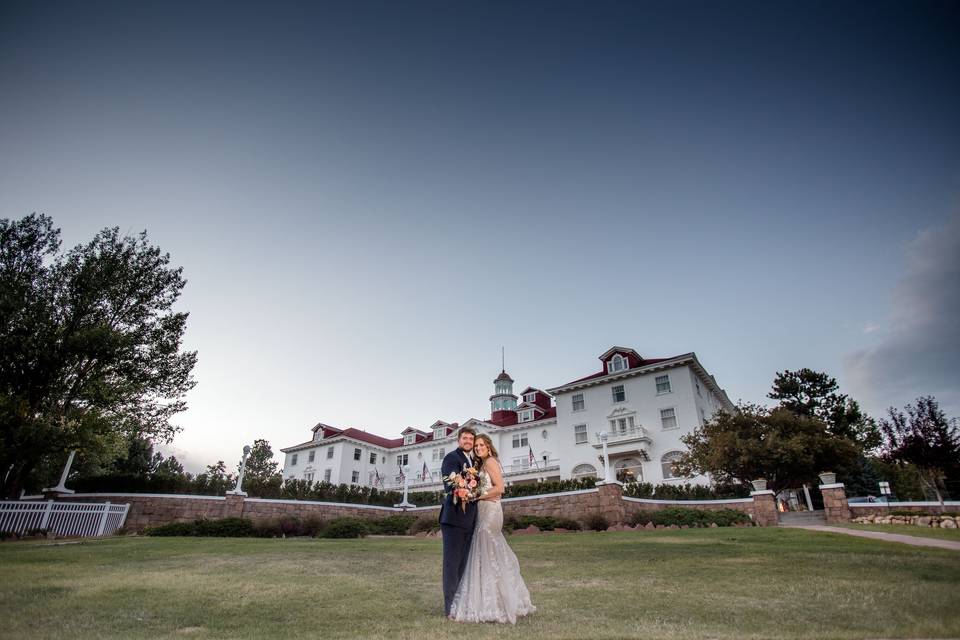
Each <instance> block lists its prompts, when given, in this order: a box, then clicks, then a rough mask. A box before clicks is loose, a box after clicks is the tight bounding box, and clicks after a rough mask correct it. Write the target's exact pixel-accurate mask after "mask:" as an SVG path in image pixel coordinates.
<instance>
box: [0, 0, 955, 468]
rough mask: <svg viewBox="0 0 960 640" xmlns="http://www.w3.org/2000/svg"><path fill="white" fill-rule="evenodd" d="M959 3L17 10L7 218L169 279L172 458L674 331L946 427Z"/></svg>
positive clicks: (680, 348) (283, 437)
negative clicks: (174, 369) (149, 257)
mask: <svg viewBox="0 0 960 640" xmlns="http://www.w3.org/2000/svg"><path fill="white" fill-rule="evenodd" d="M957 77H960V11H958V9H957V5H956V4H951V3H940V2H931V3H924V2H915V3H892V4H887V3H843V2H841V3H836V2H831V3H795V2H775V3H769V2H765V3H723V4H721V3H698V2H680V3H676V2H669V3H667V2H664V3H652V2H637V3H626V2H591V3H587V2H582V3H577V2H552V3H533V2H526V3H501V2H484V3H477V2H462V3H450V2H443V3H372V2H361V3H339V4H324V3H302V4H300V3H271V4H270V5H267V4H260V5H257V4H253V3H250V4H244V3H214V2H202V3H195V5H187V4H183V5H178V4H174V5H171V4H170V3H136V4H135V5H133V6H131V5H130V3H115V4H114V3H101V2H91V3H85V4H82V5H81V4H78V3H76V4H68V3H59V4H56V3H47V4H40V3H30V2H25V3H16V2H8V3H4V4H3V6H2V8H0V95H2V96H3V99H0V147H2V148H3V150H4V152H3V153H2V154H0V217H8V218H13V217H21V216H23V215H26V214H28V213H30V212H32V211H39V212H44V213H47V214H49V215H51V216H52V217H53V218H54V220H55V222H56V223H57V224H58V225H59V226H60V227H61V228H62V230H63V236H64V241H65V245H67V246H70V245H73V244H76V243H78V242H81V241H84V240H86V239H88V238H89V237H90V236H92V235H93V234H94V233H95V232H96V231H97V230H99V229H101V228H103V227H106V226H119V227H120V228H121V229H122V230H124V231H129V232H130V233H136V232H138V231H140V230H142V229H146V230H147V231H148V233H149V235H150V238H151V240H152V241H153V242H154V243H156V244H158V245H159V246H161V247H162V248H163V249H164V250H166V251H169V252H170V254H171V256H172V260H173V262H174V263H175V264H179V265H182V266H183V267H184V273H185V276H186V278H187V280H188V285H187V288H186V290H185V292H184V295H183V297H182V300H181V305H180V306H181V308H183V309H185V310H187V311H189V312H190V314H191V315H190V321H189V326H188V331H187V336H186V346H187V348H190V349H196V350H197V351H198V352H199V364H198V366H197V368H196V370H195V375H196V378H197V380H198V385H197V387H196V388H195V390H194V391H193V392H192V393H191V395H190V398H189V401H190V406H191V408H190V409H189V410H188V411H187V412H186V413H184V414H182V415H181V416H180V418H179V419H178V423H179V424H180V425H181V426H182V427H183V431H182V433H181V434H180V435H178V437H177V439H176V440H175V442H174V443H173V445H172V447H168V450H171V451H175V452H176V453H177V455H178V457H181V459H183V460H185V462H186V466H187V467H188V469H191V470H194V471H196V470H199V469H201V468H202V467H203V466H204V465H206V464H210V463H212V462H215V461H216V460H217V459H225V460H227V461H233V460H235V459H236V458H237V457H238V455H239V451H240V449H241V448H242V446H243V444H246V443H248V442H252V441H253V440H254V439H255V438H260V437H263V438H267V439H268V440H270V442H271V443H272V444H273V445H274V447H275V449H277V448H279V447H282V446H288V445H291V444H295V443H298V442H301V441H303V440H304V439H306V438H307V436H308V435H309V432H308V429H309V427H310V426H312V425H313V424H315V423H316V422H318V421H323V422H326V423H329V424H334V425H338V426H354V427H359V428H364V429H367V430H368V431H371V432H374V433H379V434H382V435H388V436H394V435H396V434H398V433H399V432H400V431H401V430H402V429H403V428H405V427H407V426H419V427H424V426H426V425H429V424H430V423H432V422H433V421H434V420H436V419H444V420H448V421H463V420H465V419H467V418H469V417H471V416H478V417H482V416H485V415H487V414H488V412H489V408H488V403H487V397H488V396H489V394H490V393H491V392H492V391H491V390H492V380H493V378H494V377H495V376H496V374H497V373H498V372H499V365H500V347H501V345H503V346H505V348H506V354H507V369H508V371H509V372H510V373H511V374H512V375H513V377H514V378H515V379H516V380H517V383H518V385H520V387H518V389H517V390H519V389H520V388H522V387H524V386H526V385H528V384H529V385H533V386H539V387H549V386H554V385H557V384H560V383H563V382H566V381H568V380H570V379H573V378H576V377H580V376H583V375H586V374H589V373H592V372H593V371H595V370H597V366H598V361H597V360H596V358H597V356H598V355H600V354H601V353H602V352H603V351H605V350H606V349H607V348H608V347H610V346H611V345H614V344H617V345H623V346H629V347H633V348H635V349H636V350H637V351H639V352H640V353H641V354H642V355H644V356H647V357H662V356H669V355H675V354H679V353H684V352H687V351H695V352H696V353H697V354H698V356H699V357H700V359H701V361H702V362H703V364H704V365H705V366H706V368H707V369H708V371H710V372H711V373H713V374H714V375H715V376H716V377H717V380H718V381H719V383H720V384H721V386H722V387H724V388H725V389H726V390H727V392H728V394H729V395H730V396H731V398H732V399H734V400H737V399H741V398H742V399H744V400H752V401H762V400H764V399H765V394H766V392H767V391H768V390H769V386H770V382H771V380H772V378H773V376H774V373H775V372H776V371H778V370H784V369H796V368H800V367H811V368H814V369H819V370H824V371H827V372H829V373H830V374H832V375H834V376H836V377H837V378H838V380H839V381H840V383H841V387H842V390H843V391H845V392H847V393H850V394H851V395H853V397H855V398H857V399H858V400H860V401H861V402H862V403H863V404H864V405H865V407H866V408H867V409H868V410H869V411H870V412H871V413H872V414H874V415H879V414H880V413H881V412H882V411H883V410H884V408H885V407H887V406H889V405H891V404H893V405H902V404H904V403H906V402H908V401H911V400H912V399H914V398H915V397H916V396H918V395H920V394H927V393H932V394H935V395H936V396H937V397H938V398H940V400H941V402H942V404H943V405H944V406H945V407H946V408H948V410H949V411H950V412H951V414H952V415H960V392H958V389H960V380H958V374H957V368H956V367H954V366H953V364H952V363H953V362H954V361H955V358H954V356H957V355H960V353H958V352H960V348H958V342H960V341H958V340H957V338H956V336H958V335H960V322H958V320H957V318H958V317H960V304H958V299H960V296H958V293H960V291H958V289H960V286H958V283H960V258H958V256H960V198H958V195H960V118H957V114H958V113H960V83H957V82H956V78H957Z"/></svg>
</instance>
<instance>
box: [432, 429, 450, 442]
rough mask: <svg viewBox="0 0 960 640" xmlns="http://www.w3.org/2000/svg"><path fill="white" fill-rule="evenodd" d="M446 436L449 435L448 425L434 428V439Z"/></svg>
mask: <svg viewBox="0 0 960 640" xmlns="http://www.w3.org/2000/svg"><path fill="white" fill-rule="evenodd" d="M446 437H447V428H446V427H438V428H437V429H434V430H433V439H434V440H439V439H440V438H446Z"/></svg>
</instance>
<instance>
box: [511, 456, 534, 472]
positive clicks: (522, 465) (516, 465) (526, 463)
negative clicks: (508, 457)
mask: <svg viewBox="0 0 960 640" xmlns="http://www.w3.org/2000/svg"><path fill="white" fill-rule="evenodd" d="M512 468H513V470H514V471H518V470H520V469H529V468H530V456H523V457H522V458H514V459H513V467H512Z"/></svg>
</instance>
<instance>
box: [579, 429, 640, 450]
mask: <svg viewBox="0 0 960 640" xmlns="http://www.w3.org/2000/svg"><path fill="white" fill-rule="evenodd" d="M633 443H637V444H640V443H644V444H653V440H651V439H650V434H649V433H648V432H647V430H646V429H644V428H643V427H632V428H628V429H617V430H614V431H608V432H607V447H612V446H614V445H621V444H633ZM593 447H594V449H602V448H603V443H602V442H601V441H600V436H599V435H594V442H593Z"/></svg>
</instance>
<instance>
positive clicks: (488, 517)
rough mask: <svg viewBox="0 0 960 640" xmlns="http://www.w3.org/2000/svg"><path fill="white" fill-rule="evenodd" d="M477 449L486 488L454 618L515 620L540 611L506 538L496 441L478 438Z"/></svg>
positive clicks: (501, 476) (479, 506) (483, 620)
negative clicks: (534, 604)
mask: <svg viewBox="0 0 960 640" xmlns="http://www.w3.org/2000/svg"><path fill="white" fill-rule="evenodd" d="M473 452H474V454H475V456H476V458H477V459H478V462H479V464H478V467H479V474H480V478H481V482H483V483H484V484H483V485H482V486H486V487H488V489H487V490H486V491H485V492H484V493H483V495H482V496H481V497H480V499H479V504H478V509H479V511H478V513H477V528H476V530H475V531H474V534H473V542H472V544H471V545H470V551H469V553H468V555H467V567H466V569H465V570H464V572H463V577H462V578H461V579H460V586H459V587H458V588H457V593H456V595H455V596H454V597H453V604H452V605H451V606H450V619H451V620H457V621H460V622H510V623H511V624H516V622H517V618H518V617H520V616H525V615H527V614H530V613H533V612H534V611H536V610H537V608H536V607H535V606H533V603H532V602H530V592H529V591H527V585H526V584H524V582H523V578H522V577H521V576H520V563H519V562H517V556H516V555H514V553H513V550H512V549H511V548H510V546H509V545H508V544H507V541H506V540H505V539H504V538H503V531H502V529H503V509H502V508H501V506H500V496H502V495H503V472H502V469H501V467H500V461H499V458H498V456H497V450H496V448H495V447H494V446H493V441H492V440H491V439H490V437H489V436H487V435H486V434H480V435H478V436H477V438H476V444H475V445H474V449H473Z"/></svg>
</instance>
